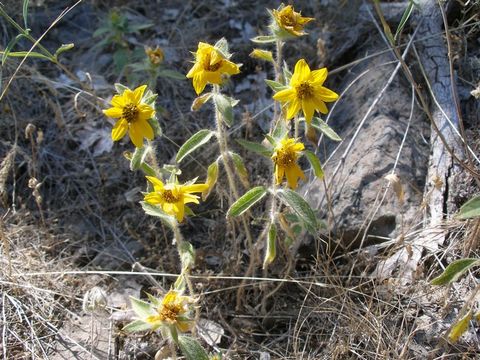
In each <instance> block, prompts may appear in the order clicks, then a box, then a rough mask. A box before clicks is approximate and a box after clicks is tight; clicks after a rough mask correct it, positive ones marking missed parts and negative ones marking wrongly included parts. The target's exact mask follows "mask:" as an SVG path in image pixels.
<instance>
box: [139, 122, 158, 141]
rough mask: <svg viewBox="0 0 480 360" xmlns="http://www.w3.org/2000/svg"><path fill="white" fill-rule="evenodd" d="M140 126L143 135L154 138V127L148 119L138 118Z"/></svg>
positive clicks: (150, 138)
mask: <svg viewBox="0 0 480 360" xmlns="http://www.w3.org/2000/svg"><path fill="white" fill-rule="evenodd" d="M136 125H137V126H138V128H139V129H140V133H141V134H142V136H143V137H145V138H147V139H148V140H153V136H154V134H153V129H152V126H151V125H150V123H149V122H148V121H146V120H143V121H141V120H138V122H137V124H136Z"/></svg>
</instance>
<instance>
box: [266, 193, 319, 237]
mask: <svg viewBox="0 0 480 360" xmlns="http://www.w3.org/2000/svg"><path fill="white" fill-rule="evenodd" d="M276 194H277V197H278V198H279V199H280V201H281V202H283V203H284V204H285V205H287V206H288V207H290V208H291V209H292V210H293V211H294V212H295V214H296V215H298V217H299V218H300V219H301V220H302V222H303V223H304V224H305V227H306V229H307V230H308V231H309V232H310V233H311V234H315V231H316V229H317V227H318V226H317V218H316V216H315V213H314V212H313V210H312V208H311V207H310V205H308V203H307V202H306V201H305V200H304V199H303V198H302V197H301V196H300V195H298V194H297V193H296V192H295V191H293V190H290V189H280V190H278V191H277V193H276Z"/></svg>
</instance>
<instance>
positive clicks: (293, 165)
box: [272, 137, 305, 189]
mask: <svg viewBox="0 0 480 360" xmlns="http://www.w3.org/2000/svg"><path fill="white" fill-rule="evenodd" d="M303 149H305V146H304V145H303V144H302V143H301V142H296V141H295V139H293V138H288V137H286V138H284V139H282V140H280V141H279V143H278V144H277V146H276V147H275V149H274V152H273V155H272V161H273V163H274V164H275V179H276V181H277V185H279V184H281V183H282V181H283V178H284V176H286V177H287V183H288V186H289V187H290V188H291V189H296V188H297V183H298V179H299V178H300V179H302V180H305V174H304V173H303V171H302V169H300V166H298V164H297V160H298V158H299V156H300V152H301V151H302V150H303Z"/></svg>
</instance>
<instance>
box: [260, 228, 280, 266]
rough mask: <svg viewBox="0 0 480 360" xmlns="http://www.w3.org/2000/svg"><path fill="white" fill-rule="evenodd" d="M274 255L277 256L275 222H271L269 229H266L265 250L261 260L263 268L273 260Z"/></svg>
mask: <svg viewBox="0 0 480 360" xmlns="http://www.w3.org/2000/svg"><path fill="white" fill-rule="evenodd" d="M275 256H277V227H276V226H275V224H271V225H270V229H268V237H267V250H266V252H265V258H264V260H263V269H266V268H267V266H268V265H270V264H271V263H272V262H273V260H275Z"/></svg>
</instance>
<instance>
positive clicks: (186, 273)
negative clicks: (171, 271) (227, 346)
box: [172, 221, 200, 336]
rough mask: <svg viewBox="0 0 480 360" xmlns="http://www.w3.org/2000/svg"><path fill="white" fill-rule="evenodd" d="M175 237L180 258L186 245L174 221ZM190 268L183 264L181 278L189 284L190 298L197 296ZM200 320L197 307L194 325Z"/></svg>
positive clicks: (193, 332) (193, 330)
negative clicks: (183, 246)
mask: <svg viewBox="0 0 480 360" xmlns="http://www.w3.org/2000/svg"><path fill="white" fill-rule="evenodd" d="M172 229H173V237H174V239H175V244H176V245H177V251H178V256H180V257H181V256H182V245H183V243H184V240H183V235H182V233H181V232H180V227H179V226H178V222H177V221H173V226H172ZM189 275H190V268H189V267H186V266H184V265H183V264H182V272H181V274H180V276H183V278H184V279H185V283H186V284H187V288H188V292H189V293H190V296H192V297H193V296H195V293H194V289H193V284H192V281H191V280H190V277H189ZM199 319H200V309H199V307H198V306H196V307H195V321H194V323H195V324H197V322H198V320H199ZM195 333H196V329H195V326H194V327H193V329H192V334H193V335H194V336H195Z"/></svg>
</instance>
